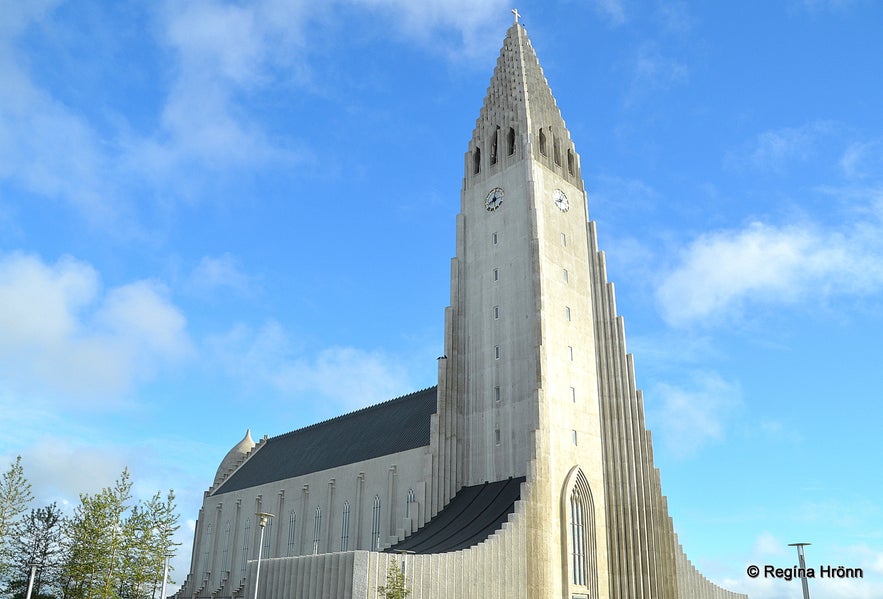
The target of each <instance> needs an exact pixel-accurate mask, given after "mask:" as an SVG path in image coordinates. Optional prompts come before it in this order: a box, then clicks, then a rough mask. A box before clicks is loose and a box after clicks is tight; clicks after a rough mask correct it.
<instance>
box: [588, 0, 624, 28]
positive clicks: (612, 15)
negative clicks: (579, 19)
mask: <svg viewBox="0 0 883 599" xmlns="http://www.w3.org/2000/svg"><path fill="white" fill-rule="evenodd" d="M589 4H590V5H591V6H592V8H593V9H594V10H595V12H596V13H598V14H599V15H601V17H603V18H604V19H605V20H606V21H607V22H608V23H610V24H611V25H614V26H615V25H622V24H623V23H625V21H626V14H625V4H624V2H623V0H590V2H589Z"/></svg>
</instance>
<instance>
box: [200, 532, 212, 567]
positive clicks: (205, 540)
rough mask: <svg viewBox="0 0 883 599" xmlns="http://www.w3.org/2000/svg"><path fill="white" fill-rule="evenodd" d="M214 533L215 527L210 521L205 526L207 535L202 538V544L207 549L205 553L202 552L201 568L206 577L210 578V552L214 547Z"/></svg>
mask: <svg viewBox="0 0 883 599" xmlns="http://www.w3.org/2000/svg"><path fill="white" fill-rule="evenodd" d="M213 533H214V529H213V527H212V525H211V523H209V524H208V526H206V527H205V537H204V538H203V539H202V546H203V548H204V549H205V551H203V553H202V568H200V570H202V572H203V574H204V575H205V577H206V578H208V575H209V564H208V556H209V553H210V552H211V548H212V536H213Z"/></svg>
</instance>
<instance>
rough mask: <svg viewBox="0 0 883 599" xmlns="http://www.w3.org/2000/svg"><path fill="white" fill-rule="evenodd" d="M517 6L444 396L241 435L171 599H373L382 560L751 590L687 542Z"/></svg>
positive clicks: (421, 394) (449, 337)
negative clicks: (714, 569)
mask: <svg viewBox="0 0 883 599" xmlns="http://www.w3.org/2000/svg"><path fill="white" fill-rule="evenodd" d="M515 14H516V18H515V22H514V23H513V24H512V26H511V27H510V28H509V30H508V31H507V32H506V36H505V39H504V40H503V47H502V50H501V51H500V56H499V59H498V61H497V64H496V67H495V69H494V72H493V75H492V77H491V81H490V85H489V86H488V89H487V95H486V96H485V98H484V103H483V105H482V107H481V111H480V113H479V116H478V119H477V121H476V125H475V129H474V131H473V133H472V137H471V139H470V140H469V144H468V147H467V150H466V154H465V157H464V177H463V185H462V189H461V196H460V213H459V214H458V216H457V219H456V256H455V257H454V258H453V259H452V261H451V293H450V305H449V306H448V307H447V308H446V309H445V311H444V339H445V341H444V348H443V350H442V351H440V352H439V353H440V354H441V357H439V359H438V384H437V385H436V386H434V387H430V388H427V389H423V390H420V391H415V392H414V393H411V394H409V395H405V396H402V397H397V398H394V399H390V400H389V401H386V402H384V403H381V404H378V405H374V406H370V407H367V408H364V409H362V410H358V411H356V412H352V413H350V414H345V415H343V416H339V417H337V418H333V419H331V420H327V421H325V422H320V423H317V424H314V425H312V426H308V427H306V428H302V429H299V430H295V431H292V432H290V433H287V434H283V435H280V436H278V437H273V438H266V437H264V438H263V439H261V440H260V441H259V442H258V443H255V442H254V441H252V439H251V435H250V433H246V435H245V438H244V439H242V441H241V442H239V443H238V444H237V445H236V446H235V447H233V448H232V449H231V450H230V452H229V453H228V454H227V455H226V457H224V459H223V461H222V462H221V464H220V466H219V468H218V470H217V474H216V476H215V478H214V481H213V482H212V485H211V487H210V488H209V489H208V490H207V491H206V492H205V497H204V502H203V506H202V508H201V509H200V512H199V516H198V520H197V524H196V530H195V533H194V542H193V554H192V558H191V566H190V571H189V573H188V575H187V578H186V580H185V582H184V584H183V586H182V587H181V589H180V590H179V591H178V593H177V594H176V595H175V597H176V599H195V598H206V599H207V598H219V599H235V598H245V597H249V598H250V597H259V598H263V599H281V598H285V599H320V598H329V599H338V598H339V599H349V598H353V599H376V598H380V597H383V595H382V594H380V593H379V592H378V589H377V588H378V586H382V585H384V584H385V583H386V575H387V571H388V568H389V567H390V565H391V563H392V561H393V560H395V561H396V562H397V563H398V564H399V565H400V567H401V568H402V569H403V571H404V576H405V581H406V585H407V588H408V589H409V590H410V594H409V597H410V598H411V599H429V598H432V599H444V598H448V599H471V598H474V599H479V598H481V599H504V598H505V599H511V598H513V597H514V598H525V599H540V598H542V599H547V598H556V599H596V598H597V599H602V598H603V599H667V598H672V599H674V598H681V599H688V598H690V599H694V598H695V599H737V598H743V599H745V597H746V596H745V595H740V594H736V593H733V592H730V591H727V590H725V589H723V588H721V587H719V586H717V585H715V584H714V583H712V582H711V581H709V580H708V579H706V578H705V577H704V576H703V575H702V574H701V573H700V572H699V571H698V570H697V569H696V568H695V567H694V566H693V564H692V563H691V562H690V561H689V559H688V558H687V557H686V555H685V554H684V551H683V549H682V548H681V546H680V544H679V543H678V538H677V535H676V534H675V531H674V526H673V523H672V520H671V517H670V516H669V513H668V506H667V504H666V498H665V496H664V495H663V494H662V488H661V484H660V475H659V471H658V470H657V469H656V468H655V466H654V464H653V447H652V442H651V436H650V432H649V431H648V430H647V429H646V425H645V421H644V409H643V400H642V395H641V392H640V391H639V390H638V389H637V388H636V384H635V377H634V365H633V361H632V360H633V359H632V356H631V355H630V354H628V353H626V346H625V333H624V327H623V320H622V317H621V316H619V315H618V314H617V313H616V302H615V298H614V290H613V285H612V283H610V282H608V281H607V274H606V268H605V257H604V253H603V252H601V251H600V250H599V249H598V245H597V236H596V230H595V223H594V222H592V221H590V220H589V219H588V207H587V200H586V192H585V186H584V183H583V180H582V177H581V172H580V158H579V154H578V153H577V151H576V147H575V146H574V142H573V141H572V140H571V137H570V133H569V131H568V129H567V126H566V125H565V122H564V120H563V118H562V116H561V113H560V111H559V109H558V106H557V104H556V102H555V98H554V97H553V95H552V91H551V89H550V88H549V84H548V82H547V81H546V78H545V76H544V74H543V70H542V68H541V67H540V64H539V62H538V60H537V56H536V54H535V52H534V49H533V47H532V46H531V43H530V40H529V39H528V36H527V31H526V30H525V28H524V26H523V25H522V24H521V23H520V22H519V21H518V14H517V13H515ZM261 514H272V517H269V516H264V517H263V518H262V517H261ZM259 555H260V556H261V557H260V559H258V556H259ZM256 589H257V590H256Z"/></svg>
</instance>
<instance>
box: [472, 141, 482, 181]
mask: <svg viewBox="0 0 883 599" xmlns="http://www.w3.org/2000/svg"><path fill="white" fill-rule="evenodd" d="M480 172H481V148H479V147H476V148H475V151H474V152H472V174H473V175H477V174H478V173H480Z"/></svg>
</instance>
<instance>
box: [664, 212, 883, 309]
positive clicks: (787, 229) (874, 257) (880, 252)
mask: <svg viewBox="0 0 883 599" xmlns="http://www.w3.org/2000/svg"><path fill="white" fill-rule="evenodd" d="M881 288H883V224H881V222H880V221H879V220H877V219H876V218H875V217H872V218H869V219H867V220H865V221H862V222H859V223H852V224H851V225H850V226H849V227H848V228H846V229H845V230H844V231H838V230H826V229H823V228H820V227H817V226H814V225H812V224H803V225H788V226H781V227H777V226H772V225H766V224H763V223H759V222H755V223H752V224H750V225H749V226H748V227H746V228H745V229H741V230H730V231H719V232H715V233H709V234H707V235H703V236H701V237H699V238H698V239H696V240H695V241H694V242H693V243H691V244H690V245H689V247H687V248H686V249H685V250H684V251H683V252H682V253H681V255H680V256H679V258H678V264H677V265H676V266H675V267H674V268H672V269H671V270H670V271H669V272H668V273H666V274H664V276H663V277H662V279H661V283H660V284H659V286H658V288H657V292H656V296H657V300H658V302H659V305H660V308H661V311H662V314H663V317H664V318H665V319H666V321H667V322H668V323H669V324H672V325H675V326H683V325H689V324H696V323H699V324H713V323H716V322H719V321H722V320H729V319H733V318H738V317H740V316H741V315H742V314H743V313H744V312H745V311H746V310H747V309H748V308H749V307H751V306H762V305H769V304H772V305H794V304H796V303H798V302H802V301H812V302H820V301H822V302H823V301H826V300H828V299H830V298H834V297H839V296H854V295H866V294H871V293H877V292H879V291H880V290H881Z"/></svg>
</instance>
